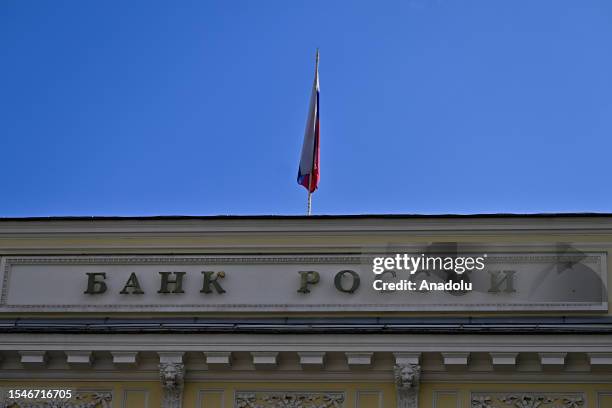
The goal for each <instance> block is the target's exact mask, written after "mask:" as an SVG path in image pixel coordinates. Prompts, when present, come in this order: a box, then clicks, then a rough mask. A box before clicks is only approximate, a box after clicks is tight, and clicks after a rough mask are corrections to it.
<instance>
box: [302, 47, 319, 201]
mask: <svg viewBox="0 0 612 408" xmlns="http://www.w3.org/2000/svg"><path fill="white" fill-rule="evenodd" d="M297 182H298V184H300V185H302V186H304V187H305V188H306V189H307V190H308V192H309V193H312V192H314V191H315V190H316V189H317V187H318V185H319V50H317V62H316V66H315V78H314V83H313V85H312V93H311V95H310V109H309V110H308V118H307V120H306V131H305V132H304V143H303V144H302V156H301V158H300V168H299V169H298V176H297Z"/></svg>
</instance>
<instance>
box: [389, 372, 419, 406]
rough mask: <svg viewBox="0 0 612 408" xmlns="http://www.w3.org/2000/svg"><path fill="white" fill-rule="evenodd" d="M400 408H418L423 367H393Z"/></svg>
mask: <svg viewBox="0 0 612 408" xmlns="http://www.w3.org/2000/svg"><path fill="white" fill-rule="evenodd" d="M393 375H394V377H395V388H396V390H397V407H398V408H418V406H419V383H420V381H421V366H420V365H418V364H397V365H395V366H394V367H393Z"/></svg>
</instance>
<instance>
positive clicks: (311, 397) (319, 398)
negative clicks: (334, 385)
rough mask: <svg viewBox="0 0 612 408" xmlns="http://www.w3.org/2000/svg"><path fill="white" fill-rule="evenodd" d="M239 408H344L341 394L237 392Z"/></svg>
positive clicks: (236, 402)
mask: <svg viewBox="0 0 612 408" xmlns="http://www.w3.org/2000/svg"><path fill="white" fill-rule="evenodd" d="M235 406H236V407H237V408H342V407H344V394H343V393H341V392H265V391H263V392H243V391H240V392H237V393H236V401H235Z"/></svg>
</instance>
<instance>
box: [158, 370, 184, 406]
mask: <svg viewBox="0 0 612 408" xmlns="http://www.w3.org/2000/svg"><path fill="white" fill-rule="evenodd" d="M159 375H160V380H161V384H162V389H163V392H164V395H163V401H162V408H181V407H182V406H183V386H184V383H185V365H184V364H183V363H160V364H159Z"/></svg>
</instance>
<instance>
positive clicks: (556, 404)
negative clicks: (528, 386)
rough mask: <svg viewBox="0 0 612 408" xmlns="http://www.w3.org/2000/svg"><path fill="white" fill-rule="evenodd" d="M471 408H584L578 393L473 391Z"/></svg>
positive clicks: (583, 400) (581, 397) (583, 399)
mask: <svg viewBox="0 0 612 408" xmlns="http://www.w3.org/2000/svg"><path fill="white" fill-rule="evenodd" d="M471 404H472V405H471V406H472V408H585V398H584V395H582V394H580V393H571V394H564V393H537V392H536V393H473V394H472V403H471Z"/></svg>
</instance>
